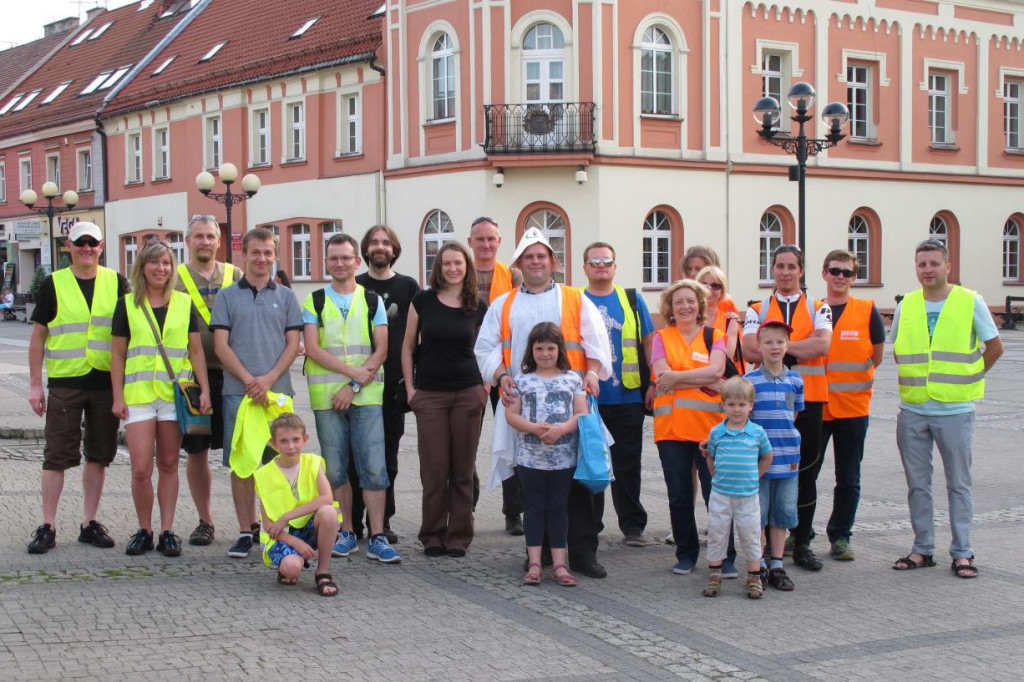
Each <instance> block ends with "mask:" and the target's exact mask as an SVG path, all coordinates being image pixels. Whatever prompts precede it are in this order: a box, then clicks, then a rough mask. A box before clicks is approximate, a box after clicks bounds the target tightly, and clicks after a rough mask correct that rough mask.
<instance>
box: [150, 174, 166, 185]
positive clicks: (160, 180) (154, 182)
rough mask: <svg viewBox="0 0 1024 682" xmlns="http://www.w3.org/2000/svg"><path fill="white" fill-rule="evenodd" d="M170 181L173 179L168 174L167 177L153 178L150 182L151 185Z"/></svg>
mask: <svg viewBox="0 0 1024 682" xmlns="http://www.w3.org/2000/svg"><path fill="white" fill-rule="evenodd" d="M170 181H171V177H170V176H167V177H164V178H153V179H152V180H150V181H149V182H150V184H151V185H162V184H164V183H166V182H170Z"/></svg>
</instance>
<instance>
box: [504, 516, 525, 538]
mask: <svg viewBox="0 0 1024 682" xmlns="http://www.w3.org/2000/svg"><path fill="white" fill-rule="evenodd" d="M505 532H506V533H508V534H509V535H512V536H515V537H519V536H520V535H523V534H524V533H525V532H526V531H524V530H523V520H522V518H521V517H520V516H519V514H513V515H512V516H506V517H505Z"/></svg>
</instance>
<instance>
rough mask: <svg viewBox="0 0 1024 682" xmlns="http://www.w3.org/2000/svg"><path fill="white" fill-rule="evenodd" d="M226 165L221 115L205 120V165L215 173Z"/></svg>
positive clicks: (208, 117)
mask: <svg viewBox="0 0 1024 682" xmlns="http://www.w3.org/2000/svg"><path fill="white" fill-rule="evenodd" d="M222 163H224V120H223V119H222V118H221V116H220V114H214V115H213V116H207V117H206V118H204V119H203V165H204V166H205V167H206V170H209V171H215V170H217V169H218V168H220V165H221V164H222Z"/></svg>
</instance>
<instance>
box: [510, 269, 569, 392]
mask: <svg viewBox="0 0 1024 682" xmlns="http://www.w3.org/2000/svg"><path fill="white" fill-rule="evenodd" d="M494 272H495V274H497V272H498V271H497V269H495V271H494ZM556 286H557V287H558V288H559V289H561V291H562V322H561V327H562V339H563V340H564V341H565V351H566V355H567V356H568V357H569V366H570V367H572V369H574V370H576V371H577V372H581V373H582V372H586V371H587V356H586V355H585V354H584V353H583V339H582V337H581V336H580V308H581V307H582V306H583V294H582V293H580V290H579V289H573V288H572V287H566V286H562V285H561V284H558V285H556ZM518 293H519V289H513V290H512V291H511V292H509V295H508V296H507V297H506V298H505V305H504V306H503V307H502V309H501V353H502V358H503V359H504V360H505V369H507V370H508V371H510V372H512V373H513V374H517V373H518V371H519V368H518V367H513V366H512V327H511V325H510V324H509V315H510V314H511V313H512V301H514V300H515V298H516V294H518ZM527 352H529V349H527Z"/></svg>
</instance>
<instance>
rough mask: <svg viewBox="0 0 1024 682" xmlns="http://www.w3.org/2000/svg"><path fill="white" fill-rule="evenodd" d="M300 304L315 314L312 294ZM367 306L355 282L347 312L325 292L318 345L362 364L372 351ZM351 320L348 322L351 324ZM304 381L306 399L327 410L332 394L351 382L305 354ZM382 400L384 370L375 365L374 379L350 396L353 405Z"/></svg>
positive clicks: (358, 364) (364, 295) (364, 292)
mask: <svg viewBox="0 0 1024 682" xmlns="http://www.w3.org/2000/svg"><path fill="white" fill-rule="evenodd" d="M303 308H305V309H306V311H307V312H309V313H310V314H312V315H313V316H314V317H315V316H316V308H315V306H314V305H313V294H310V295H309V296H307V297H306V301H305V303H303ZM368 314H369V307H368V306H367V304H366V289H364V288H363V286H362V285H361V284H357V285H356V290H355V292H353V294H352V305H351V306H350V307H349V310H348V316H347V317H346V316H344V315H342V314H341V310H339V309H338V306H337V304H335V303H334V300H333V299H332V298H331V296H330V294H329V293H327V292H324V309H323V311H322V313H321V315H320V320H321V323H322V326H321V327H320V328H319V329H318V330H317V331H318V333H319V340H320V347H321V348H322V349H324V350H326V351H327V352H329V353H330V354H331V355H333V356H334V357H336V358H338V359H339V360H341V361H342V362H344V363H345V364H346V365H351V366H353V367H362V366H363V365H365V364H366V361H367V360H368V359H369V357H370V355H371V354H372V348H373V347H372V345H371V344H370V333H371V332H370V330H369V327H368V325H367V322H366V316H367V315H368ZM350 323H351V324H350ZM305 367H306V381H307V383H308V384H309V403H310V406H311V407H312V408H313V409H314V410H330V409H333V407H334V403H333V401H334V394H335V393H337V392H338V391H340V390H341V389H342V388H344V387H345V386H348V385H350V384H351V383H352V378H351V377H349V376H347V375H345V374H341V373H338V372H335V371H334V370H331V369H327V368H326V367H321V366H320V365H319V364H317V363H316V362H315V361H314V360H313V359H312V358H310V357H309V356H308V355H307V356H306V365H305ZM383 402H384V372H383V371H382V370H380V368H378V372H377V374H376V375H374V377H373V381H372V382H370V383H369V384H367V385H366V386H363V387H362V389H360V391H359V393H356V394H355V395H354V396H353V397H352V404H353V405H381V404H382V403H383Z"/></svg>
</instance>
